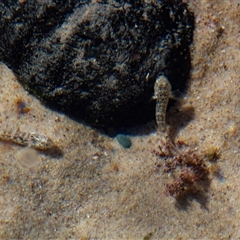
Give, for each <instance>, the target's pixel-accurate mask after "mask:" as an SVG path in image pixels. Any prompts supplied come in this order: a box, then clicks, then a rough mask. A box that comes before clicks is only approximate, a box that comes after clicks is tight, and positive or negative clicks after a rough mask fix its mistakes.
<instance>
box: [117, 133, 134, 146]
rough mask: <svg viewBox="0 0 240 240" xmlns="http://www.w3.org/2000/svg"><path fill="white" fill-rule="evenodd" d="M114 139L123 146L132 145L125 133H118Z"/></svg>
mask: <svg viewBox="0 0 240 240" xmlns="http://www.w3.org/2000/svg"><path fill="white" fill-rule="evenodd" d="M116 139H117V141H118V142H119V143H120V144H121V145H122V146H123V147H124V148H130V147H131V146H132V142H131V139H130V138H129V137H128V136H126V135H123V134H118V135H117V136H116Z"/></svg>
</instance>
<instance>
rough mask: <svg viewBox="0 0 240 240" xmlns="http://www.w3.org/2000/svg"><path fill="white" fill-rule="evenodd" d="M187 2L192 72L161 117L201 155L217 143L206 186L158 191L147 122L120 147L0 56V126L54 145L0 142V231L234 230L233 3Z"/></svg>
mask: <svg viewBox="0 0 240 240" xmlns="http://www.w3.org/2000/svg"><path fill="white" fill-rule="evenodd" d="M188 2H189V3H190V8H191V10H192V11H193V12H194V13H195V17H196V29H195V36H194V44H193V47H192V74H191V77H190V82H189V89H188V91H187V94H186V97H185V98H184V99H183V100H181V101H179V102H178V103H177V104H176V105H175V107H173V108H171V109H170V110H169V112H168V114H167V122H168V126H169V132H170V136H171V138H173V140H174V142H177V141H178V140H181V141H183V142H185V144H188V145H189V147H190V148H191V149H194V150H195V151H196V152H197V153H198V154H199V155H201V154H203V155H204V154H207V153H208V152H209V151H211V149H218V150H219V152H220V157H219V158H218V159H217V161H216V162H215V163H207V164H209V165H215V166H217V168H218V174H217V175H216V176H211V181H210V184H209V186H208V187H207V188H205V189H204V193H202V194H197V193H196V195H194V194H192V195H189V196H187V197H185V198H183V199H182V200H181V201H178V200H177V199H175V198H174V197H171V196H167V195H166V194H165V193H164V192H165V184H166V183H168V182H169V181H170V180H171V176H170V175H169V174H167V173H164V172H163V164H164V160H163V159H161V158H160V157H157V156H156V155H155V154H154V153H153V150H154V143H155V141H156V139H157V136H156V131H155V129H154V123H149V124H146V125H145V126H140V127H138V128H136V129H134V131H135V132H139V134H136V135H135V136H132V137H131V140H132V147H131V148H130V149H124V148H123V147H122V146H120V145H119V143H118V142H117V141H116V140H115V139H113V138H109V137H107V136H105V135H102V134H100V133H99V132H97V131H95V130H93V129H91V128H89V127H86V126H84V125H82V124H80V123H77V122H74V121H73V120H71V119H69V118H68V117H66V116H64V115H63V114H59V113H56V112H53V111H51V110H49V109H48V108H46V107H44V106H43V105H42V104H40V102H39V101H38V100H36V99H35V98H33V97H32V96H30V95H28V93H27V92H25V91H24V89H23V88H22V87H21V86H20V85H19V83H18V82H17V80H16V78H15V77H14V75H13V74H12V72H11V71H10V70H9V69H7V68H6V67H5V66H4V65H1V67H0V101H1V106H0V122H1V131H4V130H6V129H10V130H11V131H15V130H16V131H20V132H30V131H34V132H36V133H38V134H40V135H44V136H48V137H49V138H51V139H52V140H53V141H54V143H55V144H56V146H57V147H58V150H56V151H41V150H39V151H37V157H36V156H34V155H31V154H30V155H31V156H30V157H32V156H33V158H34V159H33V161H34V164H29V165H28V161H27V160H28V159H22V157H19V151H22V149H23V148H24V147H23V146H19V145H17V144H13V143H12V142H3V141H2V142H0V151H1V154H0V164H1V167H0V191H1V192H0V209H1V211H0V238H1V239H20V238H21V239H50V238H51V239H56V238H58V239H69V238H72V239H84V240H87V239H133V240H134V239H145V240H146V239H151V240H152V239H239V238H240V226H239V225H240V221H239V219H240V198H239V195H240V184H239V179H240V171H239V168H240V162H239V159H240V151H239V146H240V135H239V129H240V97H239V91H240V68H239V66H240V32H239V26H240V11H239V10H240V6H238V5H240V4H239V2H238V1H227V0H226V1H215V2H214V3H211V1H207V0H204V1H194V2H192V1H190V0H189V1H188ZM21 102H23V103H24V104H25V108H24V109H20V110H22V111H23V112H24V113H21V111H20V110H19V103H21ZM156 164H157V165H159V166H156Z"/></svg>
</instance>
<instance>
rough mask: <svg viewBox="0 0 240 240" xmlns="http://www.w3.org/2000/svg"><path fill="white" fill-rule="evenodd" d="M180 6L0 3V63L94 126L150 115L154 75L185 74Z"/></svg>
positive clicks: (185, 35)
mask: <svg viewBox="0 0 240 240" xmlns="http://www.w3.org/2000/svg"><path fill="white" fill-rule="evenodd" d="M193 28H194V19H193V15H192V14H191V13H190V12H189V11H188V10H187V6H186V5H185V4H184V3H181V2H180V1H148V2H147V1H145V2H144V1H114V0H109V1H79V0H78V1H77V0H72V1H71V0H69V1H53V0H44V1H43V0H42V1H15V0H14V1H9V0H8V1H0V60H1V61H3V62H4V63H5V64H6V65H7V66H8V67H9V68H11V69H12V70H13V71H14V73H15V74H16V75H17V77H18V79H19V81H20V82H21V83H22V85H23V86H24V87H25V88H26V89H27V90H28V91H29V92H31V93H33V94H34V95H35V96H36V97H38V98H39V99H41V100H42V101H43V102H45V103H46V104H47V105H48V106H50V107H52V108H54V109H56V110H59V111H62V112H64V113H67V114H68V115H70V116H71V117H74V118H75V119H82V120H84V121H85V122H86V123H88V124H90V125H91V126H94V127H97V128H103V129H104V128H109V127H121V126H126V125H131V124H137V123H141V122H144V121H147V120H150V119H153V118H154V108H155V102H154V101H153V100H152V96H153V86H154V82H155V80H156V78H157V77H158V76H159V75H161V74H164V75H166V76H167V77H168V79H169V81H170V82H171V84H172V89H173V91H175V90H180V91H182V90H183V89H184V88H185V85H186V82H187V78H188V74H189V71H190V53H189V44H190V43H191V41H192V34H193Z"/></svg>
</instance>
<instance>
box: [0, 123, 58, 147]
mask: <svg viewBox="0 0 240 240" xmlns="http://www.w3.org/2000/svg"><path fill="white" fill-rule="evenodd" d="M1 128H2V126H1ZM0 140H3V141H10V142H14V143H17V144H19V145H23V146H28V147H32V148H36V149H41V150H45V149H50V148H53V147H54V146H55V145H54V143H53V141H52V140H51V139H50V138H48V137H46V136H43V135H39V134H37V133H35V132H22V131H21V130H19V128H16V129H13V130H11V128H9V130H8V129H7V128H6V127H4V128H2V129H0Z"/></svg>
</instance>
